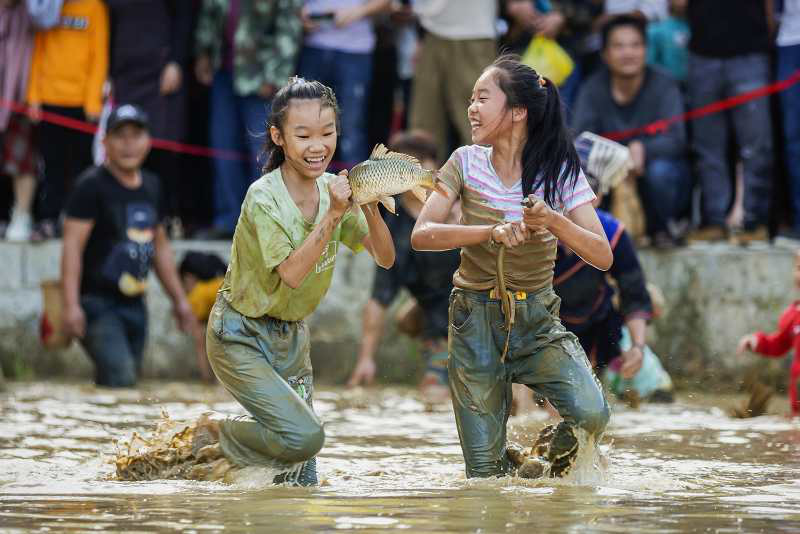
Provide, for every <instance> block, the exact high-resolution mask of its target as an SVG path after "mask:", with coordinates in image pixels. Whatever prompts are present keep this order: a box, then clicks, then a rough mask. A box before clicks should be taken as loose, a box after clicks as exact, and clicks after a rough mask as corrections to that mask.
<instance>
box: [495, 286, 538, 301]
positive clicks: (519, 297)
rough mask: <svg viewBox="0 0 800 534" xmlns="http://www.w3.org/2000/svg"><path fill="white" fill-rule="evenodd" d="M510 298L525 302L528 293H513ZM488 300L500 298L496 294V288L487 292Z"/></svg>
mask: <svg viewBox="0 0 800 534" xmlns="http://www.w3.org/2000/svg"><path fill="white" fill-rule="evenodd" d="M511 296H512V297H513V299H514V300H526V299H527V298H528V293H527V292H526V291H514V292H513V293H512V294H511ZM489 298H490V299H495V300H498V299H500V296H499V295H498V294H497V288H492V289H490V290H489Z"/></svg>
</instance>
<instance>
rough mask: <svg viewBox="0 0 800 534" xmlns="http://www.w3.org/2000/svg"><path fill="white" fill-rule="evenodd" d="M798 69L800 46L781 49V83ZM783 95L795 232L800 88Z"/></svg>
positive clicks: (799, 205) (799, 203) (799, 217)
mask: <svg viewBox="0 0 800 534" xmlns="http://www.w3.org/2000/svg"><path fill="white" fill-rule="evenodd" d="M797 69H800V45H794V46H780V47H778V79H779V80H783V79H785V78H788V77H789V76H790V75H792V74H793V73H794V72H795V71H796V70H797ZM780 95H781V111H782V113H781V118H782V119H783V142H784V147H785V150H786V167H787V170H788V173H789V187H790V191H791V195H792V211H793V214H794V228H795V230H798V231H800V84H795V85H793V86H791V87H789V88H788V89H786V90H785V91H783V92H781V94H780Z"/></svg>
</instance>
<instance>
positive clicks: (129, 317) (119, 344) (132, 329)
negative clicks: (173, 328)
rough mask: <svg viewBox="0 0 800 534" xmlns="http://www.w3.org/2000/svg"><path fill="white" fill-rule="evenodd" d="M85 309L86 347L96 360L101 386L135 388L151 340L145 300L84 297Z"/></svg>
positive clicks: (98, 379)
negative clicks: (146, 341)
mask: <svg viewBox="0 0 800 534" xmlns="http://www.w3.org/2000/svg"><path fill="white" fill-rule="evenodd" d="M81 307H82V308H83V312H84V314H86V335H85V336H84V338H83V340H82V344H83V348H84V349H86V352H87V353H89V357H90V358H91V359H92V360H94V363H95V370H96V372H95V377H96V378H95V382H96V383H97V385H98V386H107V387H130V386H133V385H135V384H136V379H137V377H138V375H139V370H140V369H141V367H142V355H143V354H144V343H145V339H146V338H147V310H146V309H145V304H144V300H143V299H128V298H124V297H109V296H104V295H83V296H82V297H81Z"/></svg>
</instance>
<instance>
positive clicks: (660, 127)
mask: <svg viewBox="0 0 800 534" xmlns="http://www.w3.org/2000/svg"><path fill="white" fill-rule="evenodd" d="M798 82H800V69H798V70H797V71H795V72H794V73H793V74H792V75H791V76H789V77H788V78H786V79H784V80H780V81H778V82H775V83H771V84H767V85H764V86H762V87H759V88H757V89H753V90H752V91H748V92H746V93H741V94H739V95H736V96H732V97H730V98H726V99H724V100H719V101H717V102H712V103H711V104H708V105H705V106H702V107H699V108H696V109H692V110H689V111H687V112H685V113H681V114H679V115H675V116H674V117H667V118H664V119H659V120H657V121H654V122H651V123H650V124H645V125H644V126H638V127H636V128H630V129H628V130H622V131H618V132H606V133H603V134H600V135H602V136H603V137H606V138H608V139H612V140H614V141H624V140H625V139H630V138H631V137H636V136H637V135H642V134H645V135H658V134H660V133H662V132H664V131H666V130H667V128H669V127H670V126H671V125H673V124H675V123H677V122H687V121H690V120H694V119H698V118H700V117H704V116H706V115H710V114H712V113H720V112H722V111H725V110H728V109H731V108H734V107H736V106H741V105H742V104H745V103H747V102H750V101H751V100H756V99H758V98H763V97H765V96H769V95H771V94H774V93H779V92H781V91H785V90H786V89H788V88H789V87H791V86H792V85H794V84H796V83H798ZM0 107H6V108H10V109H11V110H13V111H15V112H17V113H27V111H28V106H26V105H24V104H20V103H18V102H11V101H8V100H2V99H0ZM42 120H43V121H46V122H50V123H52V124H57V125H59V126H63V127H65V128H70V129H73V130H78V131H81V132H85V133H88V134H94V133H96V132H97V125H96V124H93V123H90V122H84V121H80V120H77V119H73V118H70V117H65V116H63V115H59V114H57V113H52V112H48V111H42ZM152 143H153V147H154V148H159V149H162V150H169V151H171V152H179V153H182V154H189V155H192V156H201V157H207V158H220V159H236V160H247V159H249V156H248V155H247V154H245V153H242V152H237V151H235V150H226V149H219V148H211V147H207V146H201V145H191V144H188V143H179V142H178V141H171V140H169V139H159V138H153V140H152Z"/></svg>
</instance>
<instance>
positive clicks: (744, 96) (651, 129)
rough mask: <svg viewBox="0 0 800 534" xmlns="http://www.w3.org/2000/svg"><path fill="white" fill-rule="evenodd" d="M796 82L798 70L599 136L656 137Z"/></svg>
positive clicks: (614, 137)
mask: <svg viewBox="0 0 800 534" xmlns="http://www.w3.org/2000/svg"><path fill="white" fill-rule="evenodd" d="M797 82H800V69H798V70H796V71H795V72H794V73H793V74H792V75H791V76H789V77H788V78H786V79H784V80H781V81H778V82H775V83H771V84H768V85H764V86H762V87H758V88H756V89H753V90H752V91H748V92H746V93H741V94H738V95H736V96H732V97H730V98H726V99H724V100H718V101H717V102H712V103H710V104H708V105H705V106H702V107H699V108H695V109H692V110H689V111H687V112H685V113H681V114H680V115H675V116H674V117H669V118H666V119H660V120H657V121H655V122H651V123H650V124H645V125H644V126H639V127H636V128H630V129H628V130H622V131H619V132H607V133H603V134H600V135H602V136H603V137H606V138H608V139H611V140H613V141H623V140H625V139H630V138H631V137H636V136H637V135H641V134H646V135H657V134H660V133H662V132H664V131H666V130H667V128H669V127H670V126H671V125H673V124H675V123H676V122H687V121H690V120H694V119H699V118H700V117H705V116H706V115H711V114H712V113H720V112H722V111H725V110H727V109H730V108H734V107H736V106H741V105H742V104H745V103H747V102H750V101H751V100H756V99H758V98H762V97H765V96H769V95H771V94H774V93H779V92H781V91H785V90H786V89H788V88H789V87H791V86H792V85H794V84H796V83H797Z"/></svg>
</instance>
